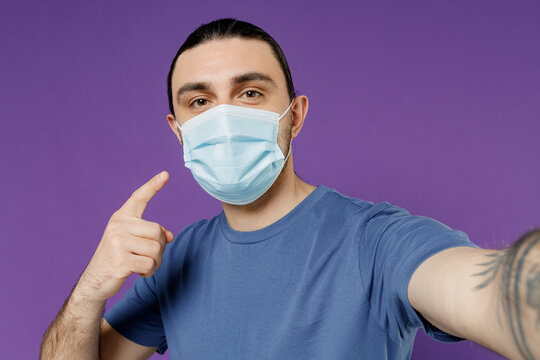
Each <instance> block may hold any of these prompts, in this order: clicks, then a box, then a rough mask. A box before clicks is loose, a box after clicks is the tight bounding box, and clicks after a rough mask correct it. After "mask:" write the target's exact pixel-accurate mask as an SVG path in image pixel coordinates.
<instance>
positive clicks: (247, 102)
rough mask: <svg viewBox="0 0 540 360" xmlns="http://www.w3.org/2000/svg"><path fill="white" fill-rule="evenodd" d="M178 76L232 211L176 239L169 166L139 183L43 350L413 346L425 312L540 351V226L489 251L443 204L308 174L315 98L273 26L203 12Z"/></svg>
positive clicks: (184, 133) (81, 353)
mask: <svg viewBox="0 0 540 360" xmlns="http://www.w3.org/2000/svg"><path fill="white" fill-rule="evenodd" d="M168 92H169V104H170V111H171V114H169V115H168V116H167V120H168V122H169V124H170V127H171V129H172V131H173V132H174V133H175V135H176V136H177V138H178V140H179V141H180V143H181V144H182V146H183V152H184V160H185V165H186V167H188V168H189V169H191V171H192V173H193V176H194V178H195V180H196V181H197V182H198V183H199V184H200V185H201V186H202V187H203V189H205V190H206V191H207V192H208V193H209V194H210V195H212V196H213V197H215V198H216V199H219V200H220V201H221V202H222V204H223V211H222V212H221V213H220V214H218V215H217V216H215V217H214V218H212V219H210V220H206V219H205V220H201V221H198V222H196V223H195V224H192V225H190V226H188V227H187V228H185V229H184V230H183V231H182V232H181V233H180V234H178V235H177V236H176V237H174V236H173V234H171V233H170V232H169V231H168V230H166V229H164V228H163V227H162V226H160V225H159V224H156V223H152V222H148V221H145V220H143V219H142V218H141V217H142V214H143V212H144V209H145V207H146V204H147V203H148V201H149V200H150V199H151V198H152V196H153V195H155V194H156V193H157V192H158V191H159V190H160V189H161V188H162V187H163V186H164V184H165V183H166V181H167V179H168V174H167V173H166V172H162V173H160V174H158V175H157V176H156V177H154V178H153V179H151V180H150V181H149V182H148V183H146V184H144V185H143V186H142V187H141V188H139V189H137V190H136V191H135V192H134V193H133V195H132V196H131V198H130V199H128V200H127V201H126V203H125V204H124V205H123V206H122V208H120V209H119V210H118V211H117V212H115V213H114V214H113V216H112V217H111V219H110V221H109V224H108V225H107V227H106V229H105V232H104V235H103V238H102V240H101V242H100V244H99V246H98V248H97V250H96V253H95V254H94V256H93V257H92V259H91V261H90V263H89V265H88V267H87V269H86V270H85V272H84V273H83V275H82V276H81V278H80V280H79V282H78V283H77V284H76V286H75V287H74V289H73V291H72V293H71V295H70V297H69V298H68V300H66V302H65V304H64V306H63V307H62V309H61V310H60V312H59V314H58V316H57V318H56V319H55V320H54V321H53V323H52V324H51V326H50V328H49V329H48V330H47V332H46V333H45V335H44V339H43V343H42V349H41V357H42V358H43V359H49V358H54V359H63V358H66V359H67V358H73V357H76V358H78V359H87V358H88V359H97V358H98V357H99V358H101V359H146V358H148V357H149V356H150V355H152V353H154V352H155V351H156V350H157V351H158V352H159V353H161V354H162V353H164V352H165V350H166V349H168V350H169V353H170V356H171V358H172V359H382V358H388V359H406V358H409V357H410V354H411V351H412V346H413V342H414V337H415V334H416V331H417V329H418V328H423V329H424V331H426V333H427V334H429V335H430V336H431V337H433V338H435V339H438V340H441V341H447V342H452V341H460V340H462V339H463V338H468V339H471V340H473V341H475V342H477V343H479V344H482V345H484V346H486V347H488V348H490V349H493V350H494V351H497V352H498V353H500V354H503V355H505V356H507V357H511V358H525V359H533V358H535V357H539V356H540V345H539V344H540V342H539V341H538V334H539V329H538V321H537V320H536V319H537V312H538V310H539V307H540V305H539V304H540V285H539V282H540V281H539V279H540V265H539V261H538V252H539V251H538V248H539V245H538V240H539V239H540V231H537V232H531V233H529V234H527V235H526V236H524V237H523V238H522V239H520V241H518V242H517V243H516V244H515V245H514V246H513V247H511V248H509V249H505V250H503V251H495V250H484V249H479V248H478V247H477V246H475V245H474V244H473V243H471V242H470V241H469V239H468V237H467V235H466V234H464V233H463V232H461V231H459V230H453V229H450V228H449V227H447V226H446V225H444V224H442V223H440V222H438V221H436V220H433V219H430V218H427V217H422V216H411V215H410V214H409V213H408V212H407V211H406V210H404V209H402V208H399V207H397V206H393V205H391V204H389V203H387V202H382V203H379V204H374V203H372V202H366V201H363V200H360V199H355V198H351V197H348V196H346V195H343V194H340V193H338V192H337V191H335V190H333V189H329V188H327V187H325V186H322V185H321V186H317V187H315V186H313V185H311V184H308V183H306V182H304V181H303V180H302V179H300V178H299V177H298V176H297V175H296V174H295V172H294V167H293V157H292V153H291V142H292V140H293V139H294V138H295V137H296V136H298V134H299V132H300V130H301V129H302V125H303V123H304V118H305V116H306V114H307V109H308V99H307V97H305V96H303V95H300V96H295V92H294V87H293V84H292V79H291V75H290V72H289V68H288V65H287V62H286V59H285V56H284V55H283V53H282V51H281V49H280V48H279V46H278V44H277V43H276V42H275V41H274V40H273V39H272V38H271V37H270V36H269V35H268V34H266V33H265V32H264V31H262V30H261V29H259V28H257V27H255V26H253V25H251V24H249V23H245V22H240V21H236V20H233V19H221V20H218V21H214V22H212V23H210V24H206V25H203V26H201V27H200V28H199V29H197V30H196V31H195V32H194V33H192V34H191V35H190V36H189V37H188V39H187V40H186V42H185V43H184V45H183V46H182V47H181V48H180V50H179V51H178V53H177V56H176V57H175V59H174V60H173V63H172V65H171V69H170V72H169V77H168ZM173 240H174V241H173ZM134 272H136V273H139V274H141V275H142V277H139V278H137V280H136V281H135V284H134V286H133V288H131V289H130V290H129V291H128V293H127V294H126V296H125V297H124V298H123V299H122V300H121V301H120V302H119V303H118V304H116V305H115V306H114V307H113V308H112V309H111V310H110V311H109V312H108V313H107V314H105V317H104V318H102V314H103V309H104V304H105V302H106V300H107V299H108V298H110V297H111V296H113V295H114V294H116V293H117V292H118V291H119V290H120V288H121V286H122V284H123V283H124V281H125V279H126V278H127V277H128V276H129V275H130V274H132V273H134ZM74 354H76V355H74Z"/></svg>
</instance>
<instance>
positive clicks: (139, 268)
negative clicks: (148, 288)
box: [129, 255, 157, 277]
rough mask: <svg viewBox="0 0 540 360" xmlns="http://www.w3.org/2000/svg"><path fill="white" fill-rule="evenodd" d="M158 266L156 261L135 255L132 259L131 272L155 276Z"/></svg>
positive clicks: (144, 275)
mask: <svg viewBox="0 0 540 360" xmlns="http://www.w3.org/2000/svg"><path fill="white" fill-rule="evenodd" d="M156 270H157V265H156V262H155V260H154V259H152V258H151V257H148V256H141V255H133V256H132V258H131V259H130V264H129V271H131V272H133V273H137V274H140V275H141V276H142V277H148V276H151V275H152V274H154V273H155V272H156Z"/></svg>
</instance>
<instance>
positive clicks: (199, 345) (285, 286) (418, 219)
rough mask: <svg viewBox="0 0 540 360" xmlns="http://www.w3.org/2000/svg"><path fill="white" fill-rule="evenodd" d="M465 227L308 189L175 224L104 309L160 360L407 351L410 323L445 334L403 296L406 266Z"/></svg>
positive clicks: (399, 354) (402, 355) (454, 242)
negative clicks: (261, 214)
mask: <svg viewBox="0 0 540 360" xmlns="http://www.w3.org/2000/svg"><path fill="white" fill-rule="evenodd" d="M455 246H472V247H476V245H475V244H473V243H472V242H470V240H469V239H468V236H467V235H466V234H465V233H463V232H461V231H459V230H453V229H451V228H449V227H448V226H446V225H444V224H442V223H441V222H438V221H436V220H434V219H431V218H428V217H423V216H413V215H411V214H410V213H409V212H408V211H407V210H404V209H403V208H400V207H397V206H394V205H391V204H390V203H388V202H381V203H378V204H374V203H373V202H368V201H364V200H360V199H356V198H352V197H349V196H346V195H343V194H340V193H339V192H337V191H336V190H334V189H330V188H327V187H325V186H322V185H321V186H319V187H317V188H316V189H315V190H314V191H313V192H312V193H311V194H310V195H309V196H308V197H306V198H305V199H304V200H303V201H302V202H301V203H300V204H299V205H298V206H296V207H295V208H294V209H293V210H292V211H290V212H289V213H288V214H287V215H285V216H284V217H282V218H281V219H279V220H278V221H276V222H275V223H273V224H271V225H269V226H267V227H265V228H263V229H260V230H257V231H247V232H241V231H236V230H234V229H232V228H231V227H230V226H229V224H228V223H227V218H226V216H225V214H224V213H223V212H221V213H220V214H218V215H216V216H215V217H214V218H212V219H210V220H208V219H204V220H200V221H198V222H196V223H194V224H192V225H189V226H188V227H186V228H185V229H184V230H183V231H182V232H181V233H180V234H178V235H177V236H176V237H175V240H174V242H172V243H170V244H167V248H166V250H165V253H164V255H163V261H162V264H161V267H160V268H159V269H158V270H157V271H156V273H155V274H154V275H153V276H151V277H148V278H143V277H138V278H137V279H136V280H135V283H134V286H133V287H132V288H131V289H129V290H128V291H127V293H126V295H125V296H124V298H122V299H121V300H120V301H119V302H118V303H116V304H115V305H114V306H113V307H112V308H111V309H110V310H109V311H108V312H107V314H105V318H106V319H107V321H108V322H109V323H110V324H111V326H112V327H113V328H114V329H116V330H117V331H118V332H119V333H121V334H122V335H124V336H125V337H127V338H128V339H130V340H132V341H134V342H136V343H139V344H141V345H145V346H155V347H157V348H158V350H157V351H158V352H159V353H160V354H163V353H164V352H165V350H167V349H168V350H169V354H170V358H171V359H199V360H204V359H212V360H215V359H235V360H239V359H310V360H316V359H408V358H410V355H411V351H412V346H413V343H414V337H415V335H416V331H417V329H418V328H423V329H424V331H425V332H426V333H427V334H428V335H429V336H431V337H433V338H435V339H437V340H439V341H445V342H452V341H459V340H462V339H459V338H456V337H454V336H451V335H449V334H447V333H444V332H442V331H441V330H439V329H437V328H435V327H434V326H433V325H431V324H430V323H429V322H427V321H426V320H425V319H424V318H422V317H421V316H420V314H419V313H417V312H416V311H415V310H414V309H413V308H412V306H411V304H410V303H409V300H408V298H407V287H408V284H409V280H410V278H411V276H412V274H413V272H414V271H415V269H416V268H417V267H418V266H419V265H420V264H421V263H422V262H423V261H424V260H426V259H427V258H428V257H430V256H431V255H433V254H435V253H437V252H439V251H441V250H443V249H447V248H450V247H455Z"/></svg>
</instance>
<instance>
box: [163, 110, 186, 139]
mask: <svg viewBox="0 0 540 360" xmlns="http://www.w3.org/2000/svg"><path fill="white" fill-rule="evenodd" d="M167 121H168V122H169V126H170V127H171V129H172V131H173V132H174V133H175V134H176V137H177V138H178V141H180V145H182V146H184V142H183V141H182V133H181V132H180V130H179V129H178V127H177V126H176V121H175V120H174V115H173V114H169V115H167Z"/></svg>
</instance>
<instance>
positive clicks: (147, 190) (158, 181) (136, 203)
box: [118, 171, 169, 218]
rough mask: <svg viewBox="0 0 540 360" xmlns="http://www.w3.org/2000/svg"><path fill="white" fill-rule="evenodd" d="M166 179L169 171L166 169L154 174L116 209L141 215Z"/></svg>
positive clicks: (129, 213)
mask: <svg viewBox="0 0 540 360" xmlns="http://www.w3.org/2000/svg"><path fill="white" fill-rule="evenodd" d="M168 180H169V173H168V172H167V171H162V172H160V173H159V174H157V175H155V176H154V177H153V178H151V179H150V180H149V181H148V182H147V183H145V184H143V185H142V186H141V187H140V188H138V189H137V190H135V191H134V192H133V194H131V197H130V198H129V199H128V200H127V201H126V202H125V203H124V205H122V207H121V208H120V209H119V210H118V211H119V212H121V213H123V214H126V215H131V216H135V217H138V218H140V217H142V215H143V213H144V210H145V209H146V205H147V204H148V202H149V201H150V199H152V197H153V196H154V195H156V193H157V192H158V191H159V190H161V189H162V188H163V186H164V185H165V184H166V183H167V181H168Z"/></svg>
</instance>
